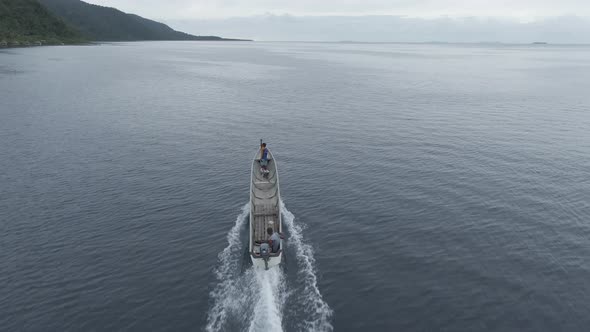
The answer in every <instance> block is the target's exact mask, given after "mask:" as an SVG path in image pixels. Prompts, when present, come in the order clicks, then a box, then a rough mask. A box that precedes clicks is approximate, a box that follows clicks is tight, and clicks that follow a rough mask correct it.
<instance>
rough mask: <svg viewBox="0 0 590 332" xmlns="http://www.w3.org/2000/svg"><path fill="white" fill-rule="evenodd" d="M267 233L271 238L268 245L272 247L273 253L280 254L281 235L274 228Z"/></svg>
mask: <svg viewBox="0 0 590 332" xmlns="http://www.w3.org/2000/svg"><path fill="white" fill-rule="evenodd" d="M266 233H267V234H268V235H269V236H270V238H269V239H268V245H269V246H270V250H271V252H279V249H281V237H280V236H279V233H277V232H275V231H274V230H273V229H272V227H269V228H267V229H266Z"/></svg>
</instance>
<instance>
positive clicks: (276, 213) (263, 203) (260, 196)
mask: <svg viewBox="0 0 590 332" xmlns="http://www.w3.org/2000/svg"><path fill="white" fill-rule="evenodd" d="M268 155H269V158H270V159H269V162H268V165H265V167H263V166H262V165H263V164H261V163H260V159H259V157H260V153H259V152H258V153H257V154H256V155H255V157H254V160H253V162H252V172H251V181H250V241H249V251H250V257H251V259H252V264H253V265H254V267H256V268H262V269H268V268H272V267H275V266H278V265H280V263H281V262H282V258H283V240H282V239H281V240H280V250H279V251H278V252H273V253H269V255H268V256H265V255H264V252H261V245H263V244H264V243H268V239H269V235H268V233H267V229H268V228H272V229H273V232H276V233H279V234H280V233H282V220H281V210H280V200H281V196H280V190H279V174H278V167H277V162H276V159H274V156H273V155H272V153H271V152H270V151H269V152H268Z"/></svg>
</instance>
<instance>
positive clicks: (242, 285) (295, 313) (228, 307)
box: [205, 202, 333, 332]
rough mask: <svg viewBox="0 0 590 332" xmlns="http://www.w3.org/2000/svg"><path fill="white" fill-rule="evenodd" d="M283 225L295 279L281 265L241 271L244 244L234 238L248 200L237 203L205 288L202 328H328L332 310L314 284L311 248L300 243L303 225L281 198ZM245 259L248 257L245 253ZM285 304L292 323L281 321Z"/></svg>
mask: <svg viewBox="0 0 590 332" xmlns="http://www.w3.org/2000/svg"><path fill="white" fill-rule="evenodd" d="M281 213H282V214H283V224H284V226H286V227H287V229H288V231H289V238H288V239H287V247H286V250H287V251H289V252H292V253H293V254H294V255H295V260H296V264H297V271H296V274H297V275H296V278H295V280H293V281H292V282H291V281H290V280H288V276H287V274H286V273H285V271H284V270H283V269H280V268H274V269H270V270H268V271H265V270H258V269H253V268H252V267H250V268H249V269H247V270H246V271H244V272H242V271H241V264H242V263H243V260H245V256H244V255H243V253H244V250H246V249H245V247H246V245H247V244H246V243H242V240H241V239H240V235H241V233H242V232H243V231H244V229H245V228H246V224H247V221H248V215H249V204H246V205H245V206H244V207H243V208H242V213H241V214H240V215H239V216H238V217H237V218H236V221H235V224H234V226H233V227H232V229H231V230H230V232H229V233H228V235H227V242H228V244H227V247H226V248H225V249H224V250H223V251H222V252H220V253H219V256H218V257H219V266H218V267H217V268H216V270H215V276H216V278H217V284H216V286H215V287H214V289H213V291H212V292H211V294H210V296H211V303H212V304H211V307H210V309H209V312H208V313H207V325H206V327H205V330H206V331H209V332H218V331H252V332H254V331H265V332H266V331H283V330H284V329H285V328H288V329H289V330H298V331H332V330H333V328H332V325H331V324H330V318H331V316H332V310H331V309H330V307H329V306H328V304H327V303H326V302H324V301H323V299H322V295H321V293H320V291H319V289H318V287H317V277H316V275H315V268H314V262H315V260H314V258H313V248H312V247H311V246H310V245H309V244H307V243H305V241H304V240H303V236H302V230H303V227H302V226H301V225H299V224H298V223H296V222H295V217H294V216H293V214H292V213H291V212H289V211H288V210H287V209H286V208H285V206H284V204H283V203H282V202H281ZM246 258H247V260H249V259H250V258H249V257H246ZM284 308H288V309H287V310H286V311H288V312H289V317H294V319H293V322H285V321H283V319H284V317H285V316H284V314H283V309H284ZM295 320H296V321H295Z"/></svg>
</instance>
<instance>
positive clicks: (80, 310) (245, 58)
mask: <svg viewBox="0 0 590 332" xmlns="http://www.w3.org/2000/svg"><path fill="white" fill-rule="evenodd" d="M589 82H590V46H556V45H555V46H554V45H500V44H492V45H451V44H448V45H427V44H416V45H412V44H337V43H333V44H329V43H239V42H236V43H232V42H153V43H115V44H102V45H92V46H71V47H70V46H62V47H40V48H25V49H5V50H0V330H1V331H265V332H268V331H280V330H283V331H332V330H333V331H338V332H340V331H465V332H472V331H499V332H506V331H531V332H542V331H547V332H553V331H572V332H574V331H576V332H577V331H585V330H588V328H589V326H590V85H589ZM260 138H262V139H264V140H265V141H266V142H267V143H268V145H269V147H270V148H271V150H272V152H273V154H274V155H275V157H276V161H277V162H278V167H279V173H280V181H281V196H282V198H283V202H284V207H283V223H284V226H285V228H286V230H287V231H286V233H287V237H288V239H287V248H286V250H287V262H286V266H285V268H284V269H281V270H275V271H269V272H268V273H264V272H262V273H261V272H260V271H253V270H252V269H251V268H250V267H249V266H248V264H247V260H248V259H247V256H246V251H245V250H246V243H247V232H248V217H247V210H248V207H247V203H248V198H249V181H250V179H249V175H250V164H251V160H252V157H253V156H254V153H255V151H256V149H257V145H258V143H259V139H260Z"/></svg>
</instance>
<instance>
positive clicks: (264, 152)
mask: <svg viewBox="0 0 590 332" xmlns="http://www.w3.org/2000/svg"><path fill="white" fill-rule="evenodd" d="M260 166H262V170H263V171H265V172H266V170H267V166H268V149H267V148H266V143H262V145H260Z"/></svg>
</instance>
